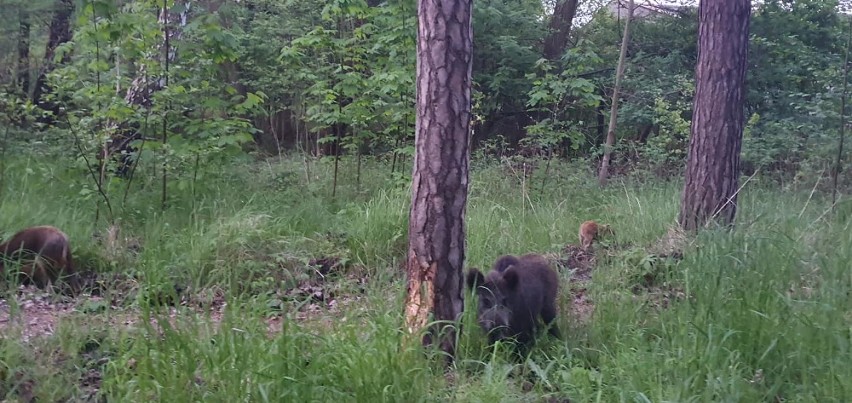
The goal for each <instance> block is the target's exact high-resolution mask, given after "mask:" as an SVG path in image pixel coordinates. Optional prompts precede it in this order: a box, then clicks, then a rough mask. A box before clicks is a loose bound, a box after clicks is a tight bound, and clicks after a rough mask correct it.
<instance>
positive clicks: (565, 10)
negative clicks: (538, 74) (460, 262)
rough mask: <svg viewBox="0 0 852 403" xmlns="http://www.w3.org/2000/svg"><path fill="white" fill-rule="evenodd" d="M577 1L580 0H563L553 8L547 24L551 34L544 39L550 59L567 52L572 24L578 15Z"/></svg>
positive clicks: (545, 54) (545, 55) (545, 51)
mask: <svg viewBox="0 0 852 403" xmlns="http://www.w3.org/2000/svg"><path fill="white" fill-rule="evenodd" d="M577 3H579V0H561V1H559V2H557V3H556V7H554V8H553V15H552V16H551V17H550V22H549V23H548V24H547V26H548V28H549V29H550V34H549V35H548V36H547V38H545V39H544V57H545V58H547V59H548V60H557V59H559V58H561V57H562V54H563V53H565V49H566V48H567V47H568V35H569V34H570V33H571V25H572V24H573V23H574V16H575V15H577Z"/></svg>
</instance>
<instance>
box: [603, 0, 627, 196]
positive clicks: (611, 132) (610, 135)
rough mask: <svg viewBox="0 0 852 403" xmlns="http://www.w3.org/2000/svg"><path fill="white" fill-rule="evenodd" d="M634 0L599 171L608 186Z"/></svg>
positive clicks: (616, 76) (623, 42) (624, 36)
mask: <svg viewBox="0 0 852 403" xmlns="http://www.w3.org/2000/svg"><path fill="white" fill-rule="evenodd" d="M634 9H635V7H634V6H633V0H630V3H628V5H627V20H626V21H624V34H623V35H622V36H621V52H620V53H619V54H618V68H616V70H615V87H614V88H613V89H612V109H610V111H609V127H608V128H607V132H606V143H604V154H603V159H602V160H601V170H600V172H598V183H599V184H600V186H601V187H604V186H606V183H607V179H608V178H609V160H610V158H611V157H612V146H613V144H615V125H616V122H617V121H618V97H619V93H620V92H621V79H622V77H624V65H625V60H626V59H627V45H628V44H629V43H630V22H631V21H633V10H634Z"/></svg>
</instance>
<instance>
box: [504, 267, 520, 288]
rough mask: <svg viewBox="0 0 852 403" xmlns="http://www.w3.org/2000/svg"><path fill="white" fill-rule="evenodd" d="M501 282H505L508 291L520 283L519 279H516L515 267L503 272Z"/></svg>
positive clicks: (516, 271)
mask: <svg viewBox="0 0 852 403" xmlns="http://www.w3.org/2000/svg"><path fill="white" fill-rule="evenodd" d="M503 281H505V282H506V287H507V288H508V289H510V290H514V289H515V288H516V287H517V286H518V283H519V282H520V278H519V277H518V269H516V268H515V267H510V268H508V269H506V271H504V272H503Z"/></svg>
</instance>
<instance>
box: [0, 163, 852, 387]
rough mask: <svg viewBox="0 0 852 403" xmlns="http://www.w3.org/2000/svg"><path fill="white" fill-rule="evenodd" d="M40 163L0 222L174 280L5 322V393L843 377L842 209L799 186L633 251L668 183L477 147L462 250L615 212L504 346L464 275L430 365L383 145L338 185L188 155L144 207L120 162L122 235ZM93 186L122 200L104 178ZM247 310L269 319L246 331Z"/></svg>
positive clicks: (12, 190) (107, 264)
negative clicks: (538, 318) (660, 255)
mask: <svg viewBox="0 0 852 403" xmlns="http://www.w3.org/2000/svg"><path fill="white" fill-rule="evenodd" d="M62 164H63V162H62V160H47V159H36V158H34V157H26V156H21V157H16V158H13V159H12V160H10V161H8V162H7V164H6V166H7V171H6V172H5V175H6V181H5V182H3V183H4V186H5V188H4V189H2V194H0V234H2V235H4V236H7V235H10V234H11V233H12V232H13V231H15V230H17V229H19V228H21V227H24V226H28V225H36V224H51V225H56V226H59V227H61V228H62V229H63V230H65V231H66V232H67V233H68V234H69V235H70V236H71V238H72V242H73V244H74V245H73V246H74V250H75V257H77V256H79V257H80V258H79V259H78V260H79V261H80V262H81V263H80V266H81V268H83V269H92V270H95V271H97V272H100V273H101V274H102V275H110V274H116V273H121V274H127V275H132V276H133V277H134V278H135V281H137V282H138V284H139V285H140V288H141V289H148V290H164V289H168V288H170V287H172V286H173V285H181V286H185V287H186V289H187V290H188V291H187V292H188V293H190V298H189V301H191V303H190V304H189V305H187V306H178V307H175V308H173V309H172V310H164V309H163V308H162V307H159V306H157V305H156V304H155V303H154V302H155V301H156V299H152V298H128V299H127V300H126V301H125V302H124V303H123V304H119V305H118V306H116V307H114V308H113V309H110V310H109V311H108V313H109V314H110V315H114V317H113V319H108V318H107V316H105V315H103V314H101V313H99V311H98V310H96V309H93V308H92V305H91V304H92V302H91V301H86V300H82V299H81V300H79V301H78V302H77V310H78V311H77V312H76V313H74V314H72V315H70V316H69V317H68V318H67V319H66V320H64V321H62V322H61V324H60V326H59V328H58V330H57V333H56V334H54V335H53V336H47V337H43V338H37V339H35V340H31V341H22V340H19V337H20V336H19V335H18V333H16V332H15V331H14V330H13V327H10V328H9V329H10V330H9V331H7V332H6V333H5V334H4V336H3V337H0V355H2V357H0V395H2V396H4V398H15V397H16V396H17V397H21V396H23V395H22V390H23V389H22V388H30V389H31V390H32V392H31V393H33V394H35V396H36V397H38V398H39V399H40V400H69V399H70V400H75V399H77V400H88V399H91V398H92V395H91V393H93V392H92V388H91V387H90V386H89V385H90V384H92V383H94V384H97V385H98V386H99V388H100V389H99V392H98V393H100V395H101V396H103V397H105V398H107V399H108V400H109V401H113V400H115V401H142V400H148V399H153V400H168V401H199V400H203V401H236V400H243V401H365V402H366V401H406V402H407V401H498V400H499V401H538V400H540V399H547V398H570V399H571V401H602V402H611V401H778V400H779V399H783V400H784V401H814V402H816V401H819V402H822V401H850V400H852V386H850V383H849V382H848V381H847V380H848V379H850V377H852V354H851V353H850V347H852V345H850V344H852V330H850V329H852V293H850V292H849V290H850V288H852V271H850V270H849V269H850V266H849V262H850V261H852V231H850V228H849V227H850V220H848V219H847V218H846V217H845V216H835V215H833V214H831V213H826V211H827V208H828V202H827V200H824V199H823V198H821V197H820V196H819V195H817V196H816V197H812V198H811V197H809V196H810V195H809V193H802V194H800V193H795V192H782V191H780V190H778V189H775V188H773V187H772V186H770V185H756V184H755V185H750V186H747V187H746V188H745V189H744V191H743V193H742V194H741V196H740V202H739V206H738V223H739V226H738V227H737V229H736V230H735V231H734V232H731V233H728V232H722V231H718V230H715V229H708V230H707V231H705V232H702V233H701V234H700V235H699V236H698V237H697V238H695V239H694V240H692V241H691V242H689V243H688V244H687V246H686V249H685V250H684V258H683V259H682V260H680V261H673V260H654V259H653V256H650V253H651V252H649V250H651V249H649V248H651V247H652V246H654V245H655V244H656V243H657V242H658V240H659V239H660V238H661V237H663V236H664V235H665V234H666V232H667V231H668V229H669V228H670V227H671V226H673V224H674V220H675V218H676V216H677V211H678V208H679V199H680V189H681V183H679V182H654V181H646V182H643V183H634V182H630V181H625V182H619V181H613V182H612V185H611V186H610V187H609V188H608V189H605V190H600V189H598V188H597V185H596V184H595V181H594V178H593V177H591V176H589V175H588V174H587V173H586V172H585V170H584V169H583V168H582V167H580V166H579V165H577V164H567V163H554V164H553V165H552V166H551V168H550V169H551V172H550V174H549V177H548V178H547V179H545V178H543V177H542V176H541V175H542V173H541V171H538V172H537V173H536V174H535V175H534V176H533V177H532V178H519V177H518V176H517V173H516V172H515V171H512V170H511V169H509V168H507V167H505V166H502V165H499V164H489V163H481V162H477V163H476V164H474V166H475V167H476V168H475V170H474V171H473V172H472V176H471V189H470V191H471V193H470V198H469V204H468V210H467V235H468V238H467V247H466V259H467V265H468V266H471V267H480V268H487V267H488V266H490V264H491V262H493V261H494V259H496V258H497V257H498V256H499V255H501V254H504V253H514V254H520V253H526V252H539V253H561V250H562V248H563V247H564V245H565V244H566V243H577V228H578V226H579V224H580V223H581V222H583V221H585V220H587V219H595V220H599V221H602V222H606V223H610V224H612V226H613V227H614V228H615V231H616V236H615V242H614V243H612V244H611V246H610V248H609V250H606V248H603V247H600V252H599V254H598V258H599V260H598V265H597V267H596V269H595V271H594V273H593V277H592V280H591V283H590V284H589V293H590V297H591V299H592V301H594V303H595V311H594V314H593V315H592V317H591V319H590V320H589V321H588V322H580V321H579V320H578V319H577V318H574V317H572V316H571V315H570V312H571V304H572V298H571V296H570V295H567V294H568V293H569V292H570V287H569V285H570V279H569V274H568V273H567V272H563V273H562V279H561V281H562V292H563V296H562V297H561V298H560V311H561V312H562V315H561V316H560V318H559V319H558V323H559V325H560V326H561V327H562V328H563V329H565V332H564V333H565V335H566V337H564V338H563V340H553V339H543V340H540V342H539V343H538V344H537V345H536V348H534V349H533V351H532V353H531V354H530V356H529V357H528V358H527V359H525V360H521V361H518V360H515V359H513V358H512V357H511V355H510V354H508V352H507V349H498V350H497V351H496V352H495V351H494V350H491V349H489V348H487V346H486V345H485V342H484V340H483V337H482V335H481V334H480V332H479V329H478V328H477V326H476V323H475V318H474V315H475V314H474V312H473V311H474V309H473V307H474V306H475V304H474V301H472V300H471V299H470V294H466V295H467V297H468V299H467V300H466V303H465V304H466V307H467V309H466V312H465V316H464V318H463V320H462V325H463V328H462V332H461V334H460V337H459V350H458V351H459V354H458V359H457V360H456V361H455V362H454V364H453V366H452V367H451V368H450V370H449V372H448V373H445V372H444V370H443V369H442V368H441V367H440V365H439V364H438V363H437V362H438V360H432V359H430V358H429V357H430V355H429V354H423V351H422V350H421V349H420V348H419V347H417V345H416V343H415V344H410V343H405V342H404V335H403V332H402V330H401V301H402V299H401V297H402V296H403V292H404V277H403V275H402V272H401V270H400V267H401V261H402V259H404V257H405V252H406V247H407V240H406V237H407V217H408V208H409V207H408V206H409V200H408V198H409V197H410V194H409V192H408V189H407V187H406V186H405V184H404V181H400V180H399V179H398V177H396V176H395V175H392V174H391V173H390V172H389V168H388V167H387V166H386V165H384V164H381V163H375V162H366V163H365V164H364V166H363V167H362V170H363V173H362V180H361V184H360V186H355V184H354V182H355V181H354V176H353V175H354V173H353V172H352V171H353V170H348V169H342V170H341V177H340V178H339V179H340V181H341V184H340V188H339V189H338V192H337V197H336V198H331V196H330V195H331V179H330V178H331V175H330V165H329V164H328V163H326V162H324V161H319V162H317V161H312V162H310V165H309V166H308V165H305V160H304V159H302V158H284V159H281V160H270V161H263V162H254V163H245V162H243V163H237V164H234V165H231V166H226V167H223V168H222V169H221V170H220V171H217V172H210V173H208V174H207V176H206V177H205V179H204V183H203V184H199V186H197V187H196V193H195V197H194V198H192V197H191V196H190V195H188V194H186V192H181V191H179V190H178V188H177V187H175V188H174V189H170V191H171V192H172V194H173V197H172V198H171V199H170V203H169V207H168V209H166V210H165V211H160V209H159V204H158V200H159V199H158V198H159V195H158V194H157V193H156V192H155V191H152V190H151V189H155V187H154V184H149V183H146V182H145V181H144V180H140V181H139V182H138V183H137V185H135V186H134V188H132V189H131V191H130V196H129V198H128V201H127V203H126V204H125V203H121V202H117V203H116V205H115V208H116V211H117V215H118V217H119V218H120V225H121V227H122V234H124V235H125V236H127V237H130V238H134V239H138V240H139V242H140V243H141V245H142V248H141V250H140V251H139V252H138V255H137V254H132V253H127V254H124V255H122V256H123V257H122V258H120V259H117V258H115V257H114V256H113V255H110V254H108V253H105V251H104V245H102V244H101V243H99V242H98V241H97V240H96V239H95V238H93V237H92V234H93V232H96V231H103V230H104V229H105V227H106V224H105V223H104V222H103V221H100V222H98V223H97V224H96V223H95V220H94V217H95V213H94V211H95V210H94V206H95V201H96V199H97V198H96V195H95V194H93V193H92V192H91V190H92V189H91V188H90V184H88V183H87V181H86V180H87V179H86V177H85V175H83V174H82V173H81V172H80V171H79V170H78V169H76V168H74V167H71V166H70V165H62ZM342 164H344V167H345V166H347V165H346V164H354V162H353V161H349V160H348V159H343V160H342ZM110 192H111V193H110V195H111V196H113V197H114V198H115V200H120V199H121V195H122V194H123V189H122V188H121V186H118V185H114V186H112V187H111V190H110ZM323 257H334V258H337V259H339V261H341V262H342V263H343V264H342V267H344V268H343V269H341V271H338V272H333V273H331V274H328V275H326V277H325V278H324V279H323V280H322V281H321V285H322V287H324V288H325V289H326V290H331V291H333V293H334V294H335V295H334V298H335V299H336V300H337V301H338V302H339V304H338V306H337V307H336V308H330V307H329V306H328V304H327V303H317V302H315V301H311V300H309V299H305V298H303V297H292V296H290V295H289V294H287V293H286V291H287V290H288V289H291V288H293V287H294V286H296V285H298V284H300V283H301V282H302V281H304V280H306V279H310V278H314V277H315V276H316V274H315V273H314V272H313V269H312V268H309V267H308V266H307V263H308V262H309V261H311V260H312V259H316V258H323ZM649 271H650V272H653V273H654V274H655V276H654V277H653V280H652V281H651V280H647V278H648V277H647V274H648V272H649ZM649 281H651V282H652V284H649V283H648V282H649ZM359 282H361V283H363V284H360V283H359ZM210 290H214V291H215V293H220V294H221V295H222V298H223V299H224V302H226V308H225V309H224V316H223V317H222V318H221V320H219V321H215V320H211V318H210V317H208V315H207V314H206V313H205V312H206V311H205V309H197V308H194V307H195V306H196V303H197V302H198V301H197V300H199V299H201V298H200V297H198V295H201V294H203V293H205V292H208V291H210ZM140 295H142V294H140ZM208 302H209V301H208ZM201 306H202V307H205V306H206V305H204V304H202V305H201ZM311 306H313V307H314V308H317V307H318V308H317V309H314V310H308V308H310V307H311ZM312 309H313V308H312ZM115 317H122V318H124V317H126V318H130V319H127V320H125V321H121V320H119V321H118V322H116V320H115V319H114V318H115ZM269 318H277V319H275V320H278V321H280V323H281V330H280V331H274V332H269V331H268V326H269V324H268V322H269V321H270V319H269ZM125 322H127V323H129V324H128V325H123V324H124V323H125ZM116 323H119V324H121V325H116ZM59 373H61V376H58V375H57V374H59ZM92 374H98V376H100V377H101V379H100V380H98V381H97V382H95V380H92V379H91V378H92V377H93V375H92Z"/></svg>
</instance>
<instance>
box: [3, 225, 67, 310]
mask: <svg viewBox="0 0 852 403" xmlns="http://www.w3.org/2000/svg"><path fill="white" fill-rule="evenodd" d="M17 261H20V263H21V266H20V275H21V281H22V282H23V283H24V284H27V283H30V282H32V283H34V284H35V285H36V286H38V287H40V288H47V287H48V285H50V284H52V283H55V282H56V281H57V279H59V278H60V277H62V278H63V279H64V280H66V281H68V285H70V286H71V290H72V292H73V293H75V294H76V293H78V292H79V291H80V279H79V277H78V275H77V273H76V272H75V271H74V264H73V262H72V260H71V247H70V243H69V242H68V235H65V233H64V232H62V231H60V230H59V229H58V228H55V227H50V226H38V227H30V228H26V229H24V230H21V231H19V232H17V233H16V234H15V235H12V238H10V239H9V240H8V241H6V242H5V243H2V244H0V274H2V273H3V271H4V263H5V264H6V265H10V263H13V262H17Z"/></svg>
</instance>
